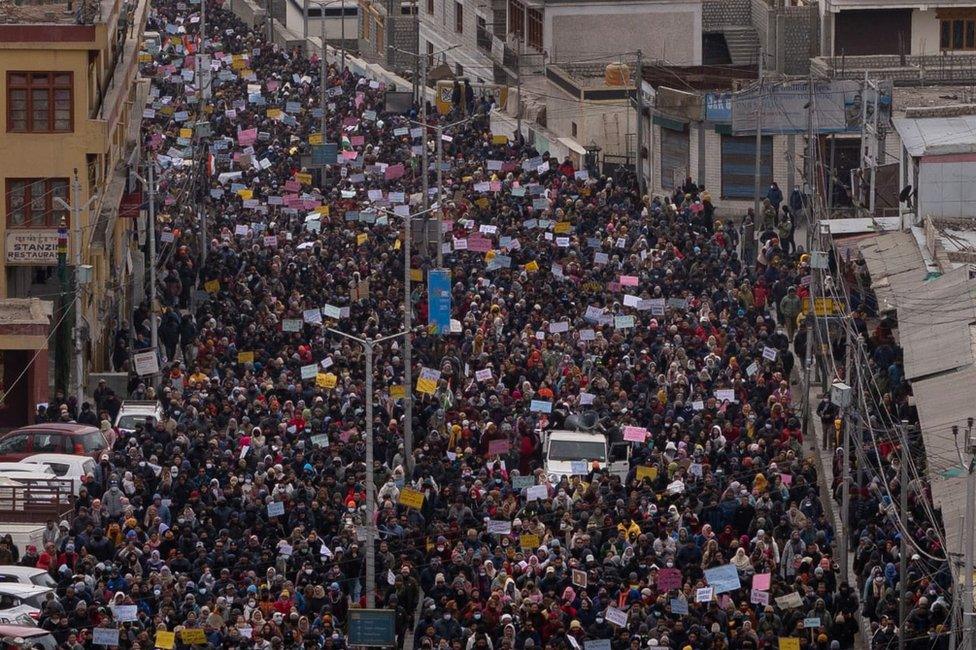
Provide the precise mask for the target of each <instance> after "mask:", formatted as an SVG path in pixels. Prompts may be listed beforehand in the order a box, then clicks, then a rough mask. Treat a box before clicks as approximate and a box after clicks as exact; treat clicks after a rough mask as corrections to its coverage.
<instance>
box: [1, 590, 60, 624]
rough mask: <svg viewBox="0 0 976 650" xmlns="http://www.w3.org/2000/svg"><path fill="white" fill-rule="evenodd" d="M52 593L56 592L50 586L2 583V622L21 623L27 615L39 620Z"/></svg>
mask: <svg viewBox="0 0 976 650" xmlns="http://www.w3.org/2000/svg"><path fill="white" fill-rule="evenodd" d="M50 593H54V590H53V589H51V588H50V587H38V586H35V585H22V584H20V583H17V582H4V583H0V623H7V624H10V623H19V622H21V621H23V620H24V617H25V616H29V617H30V618H32V619H34V620H37V618H38V617H39V616H40V613H41V608H43V607H44V602H45V601H46V600H47V595H48V594H50Z"/></svg>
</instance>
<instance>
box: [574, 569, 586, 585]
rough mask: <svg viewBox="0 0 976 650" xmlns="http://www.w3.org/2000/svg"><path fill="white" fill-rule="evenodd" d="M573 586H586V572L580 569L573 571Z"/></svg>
mask: <svg viewBox="0 0 976 650" xmlns="http://www.w3.org/2000/svg"><path fill="white" fill-rule="evenodd" d="M573 584H574V585H576V586H577V587H585V586H586V571H580V570H579V569H573Z"/></svg>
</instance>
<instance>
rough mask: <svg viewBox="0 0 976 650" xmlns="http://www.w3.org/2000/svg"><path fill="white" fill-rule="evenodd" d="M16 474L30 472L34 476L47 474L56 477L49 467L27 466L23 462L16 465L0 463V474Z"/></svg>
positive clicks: (13, 463) (8, 462)
mask: <svg viewBox="0 0 976 650" xmlns="http://www.w3.org/2000/svg"><path fill="white" fill-rule="evenodd" d="M15 472H30V473H32V474H36V473H37V472H43V473H45V474H50V475H51V476H54V475H55V474H54V470H53V469H51V468H50V467H48V466H47V465H34V464H25V463H23V462H21V461H18V462H16V463H15V462H10V461H7V462H3V463H0V473H3V474H13V473H15Z"/></svg>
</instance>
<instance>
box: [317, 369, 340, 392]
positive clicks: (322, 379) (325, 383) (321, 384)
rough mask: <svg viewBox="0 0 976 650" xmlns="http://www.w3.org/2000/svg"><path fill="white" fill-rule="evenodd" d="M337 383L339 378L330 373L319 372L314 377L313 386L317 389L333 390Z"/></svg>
mask: <svg viewBox="0 0 976 650" xmlns="http://www.w3.org/2000/svg"><path fill="white" fill-rule="evenodd" d="M337 381H339V378H338V377H336V376H335V375H334V374H332V373H331V372H320V373H319V374H317V375H315V385H316V386H317V387H318V388H330V389H331V388H335V387H336V382H337Z"/></svg>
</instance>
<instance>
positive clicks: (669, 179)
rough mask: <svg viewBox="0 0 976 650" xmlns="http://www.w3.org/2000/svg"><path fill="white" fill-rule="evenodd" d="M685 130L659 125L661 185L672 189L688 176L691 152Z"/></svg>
mask: <svg viewBox="0 0 976 650" xmlns="http://www.w3.org/2000/svg"><path fill="white" fill-rule="evenodd" d="M690 148H691V147H690V144H689V140H688V132H687V131H675V130H673V129H669V128H667V127H664V126H662V127H661V187H663V188H664V189H666V190H670V189H674V188H675V187H677V186H679V185H681V184H682V183H684V181H685V177H687V176H688V167H689V166H690V164H691V163H690V160H691V154H690Z"/></svg>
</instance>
